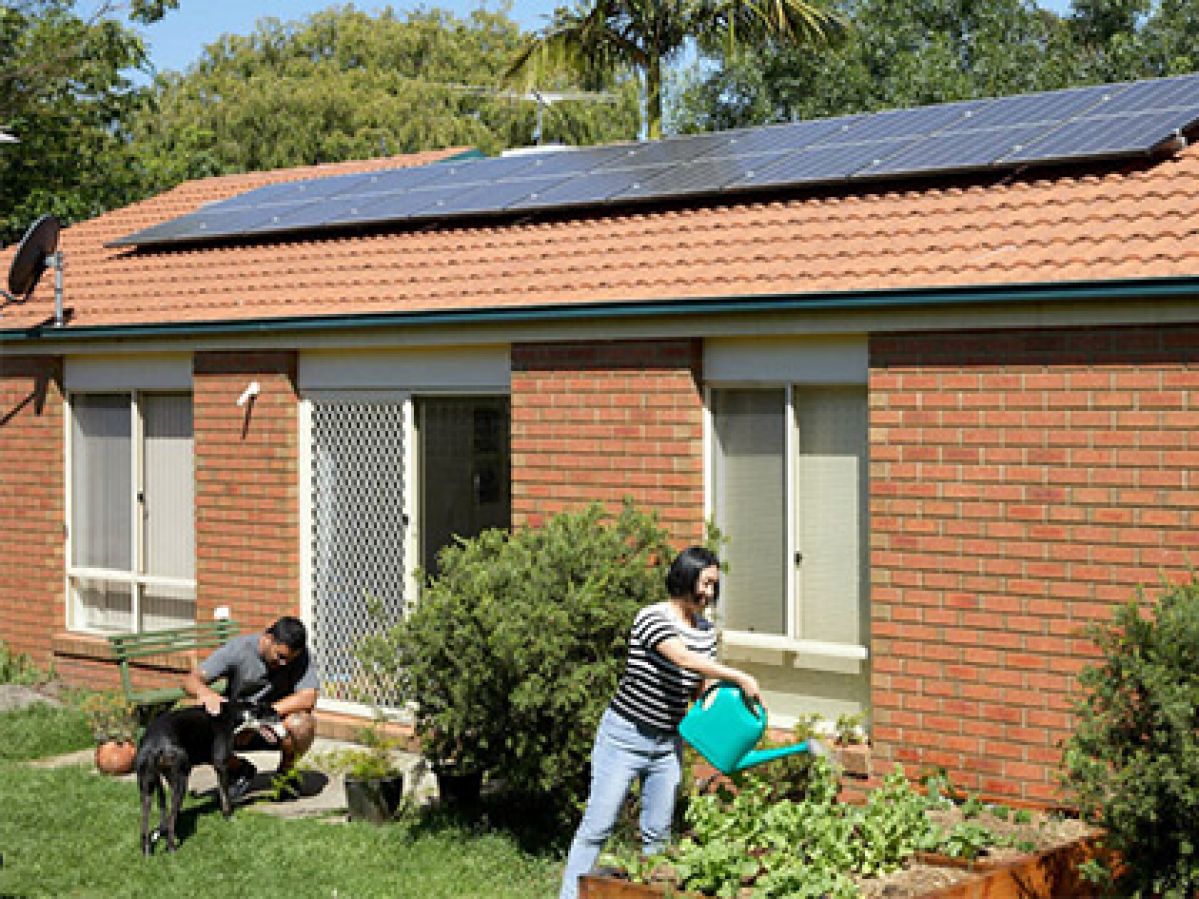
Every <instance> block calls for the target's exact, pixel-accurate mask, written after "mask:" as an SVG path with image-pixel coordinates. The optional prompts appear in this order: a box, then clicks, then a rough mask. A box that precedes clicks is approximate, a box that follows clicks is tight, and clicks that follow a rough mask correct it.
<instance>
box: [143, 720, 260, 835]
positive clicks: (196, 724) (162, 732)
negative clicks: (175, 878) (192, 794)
mask: <svg viewBox="0 0 1199 899" xmlns="http://www.w3.org/2000/svg"><path fill="white" fill-rule="evenodd" d="M278 721H279V715H278V713H276V712H275V710H274V709H273V708H272V707H271V706H270V705H268V704H266V703H254V702H245V701H242V700H237V701H229V702H223V703H221V711H220V714H219V715H209V714H208V712H207V710H206V709H205V708H204V707H203V706H189V707H186V708H181V709H174V710H173V711H169V712H163V713H162V714H161V715H159V716H158V717H156V718H155V719H154V720H153V721H152V722H150V726H149V727H147V728H146V734H145V736H144V737H142V741H141V744H140V745H139V746H138V748H137V758H136V759H135V760H134V768H135V769H136V770H137V786H138V790H139V791H140V792H141V801H142V854H144V855H150V854H151V853H152V852H153V851H154V843H155V841H156V840H157V839H158V838H159V837H160V836H161V835H162V834H163V832H164V831H165V832H166V838H167V851H168V852H173V851H174V850H175V848H176V847H177V845H178V842H177V840H176V839H175V822H176V820H177V819H178V817H179V808H180V807H181V806H182V805H183V795H184V793H185V792H186V791H187V780H188V777H189V775H190V774H191V769H192V768H194V767H195V766H196V765H212V767H213V768H214V769H216V776H217V794H218V795H219V797H220V802H221V813H222V814H223V815H224V816H225V817H226V818H228V817H229V816H230V815H232V814H233V804H232V803H231V802H230V801H229V759H230V757H232V755H233V741H234V738H235V737H236V736H237V734H238V733H240V732H241V731H243V730H247V729H254V730H257V729H259V727H260V726H261V725H263V724H269V723H277V722H278ZM163 778H165V779H166V782H167V785H168V786H169V787H170V788H171V807H170V813H169V814H168V813H167V805H166V796H165V795H164V793H163V788H162V780H163ZM151 793H157V794H158V811H159V816H160V820H159V824H158V827H157V829H155V830H154V832H153V833H151V832H150V830H149V826H150V794H151Z"/></svg>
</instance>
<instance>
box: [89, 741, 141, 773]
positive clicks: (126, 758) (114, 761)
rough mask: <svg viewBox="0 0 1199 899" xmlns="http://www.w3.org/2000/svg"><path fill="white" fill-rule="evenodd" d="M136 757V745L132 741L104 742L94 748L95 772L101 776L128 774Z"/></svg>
mask: <svg viewBox="0 0 1199 899" xmlns="http://www.w3.org/2000/svg"><path fill="white" fill-rule="evenodd" d="M136 755H137V744H136V743H134V742H133V741H132V740H106V741H104V742H103V743H100V744H99V745H97V746H96V770H97V771H99V772H101V773H102V774H128V773H129V772H130V771H132V770H133V758H134V756H136Z"/></svg>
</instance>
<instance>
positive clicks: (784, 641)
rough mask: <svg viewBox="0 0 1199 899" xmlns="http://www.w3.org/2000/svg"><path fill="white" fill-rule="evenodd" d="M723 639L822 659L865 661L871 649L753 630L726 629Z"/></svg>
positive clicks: (735, 643)
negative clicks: (760, 632)
mask: <svg viewBox="0 0 1199 899" xmlns="http://www.w3.org/2000/svg"><path fill="white" fill-rule="evenodd" d="M721 639H722V640H723V641H724V643H725V644H726V645H728V646H738V647H744V648H746V649H772V650H774V651H776V652H794V653H798V654H800V655H806V656H815V657H817V658H822V659H853V660H856V661H863V660H865V659H867V658H868V657H869V656H870V650H869V649H867V648H866V647H865V646H858V645H857V644H856V643H826V642H824V641H822V640H796V639H793V638H791V637H783V636H780V635H778V634H757V633H754V632H752V631H725V632H724V633H723V634H722V635H721Z"/></svg>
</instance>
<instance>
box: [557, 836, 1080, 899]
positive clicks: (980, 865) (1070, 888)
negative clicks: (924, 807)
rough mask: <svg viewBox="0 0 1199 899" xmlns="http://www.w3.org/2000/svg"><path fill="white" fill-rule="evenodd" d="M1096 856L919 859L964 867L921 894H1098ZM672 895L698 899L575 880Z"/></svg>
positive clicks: (942, 897) (949, 898) (590, 885)
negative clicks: (1085, 873)
mask: <svg viewBox="0 0 1199 899" xmlns="http://www.w3.org/2000/svg"><path fill="white" fill-rule="evenodd" d="M1095 854H1096V850H1095V839H1094V838H1089V839H1084V840H1077V841H1075V842H1073V843H1068V844H1067V845H1065V846H1059V847H1057V848H1056V849H1050V850H1047V851H1045V852H1039V853H1033V854H1031V855H1026V856H1023V857H1021V858H1018V859H1015V860H1013V861H1010V862H1006V863H999V864H995V863H991V864H988V863H985V862H976V863H974V864H973V866H971V865H970V864H969V863H966V862H962V861H959V860H957V859H950V858H947V857H945V856H931V855H929V856H924V857H923V859H922V861H923V862H924V863H925V864H932V865H943V866H945V867H955V868H965V869H966V870H968V871H969V875H968V877H967V879H965V880H962V881H960V882H958V883H955V884H953V885H952V886H950V887H945V888H943V889H939V890H935V891H933V892H931V893H926V894H924V897H923V899H1054V897H1058V896H1072V897H1088V896H1100V895H1102V894H1101V893H1100V892H1099V890H1098V888H1097V887H1095V886H1094V885H1093V884H1091V883H1089V882H1088V881H1086V880H1084V879H1083V878H1082V876H1081V875H1080V874H1079V873H1078V867H1079V865H1081V864H1082V863H1083V862H1084V861H1086V860H1088V859H1090V858H1093V857H1094V856H1095ZM662 896H676V897H680V899H683V897H687V899H691V897H698V896H699V894H698V893H684V892H682V891H680V890H678V889H672V888H670V887H669V886H666V885H662V884H640V883H630V882H629V881H627V880H620V879H618V878H614V877H601V876H598V875H587V876H584V877H582V878H581V879H580V880H579V897H580V899H651V897H662Z"/></svg>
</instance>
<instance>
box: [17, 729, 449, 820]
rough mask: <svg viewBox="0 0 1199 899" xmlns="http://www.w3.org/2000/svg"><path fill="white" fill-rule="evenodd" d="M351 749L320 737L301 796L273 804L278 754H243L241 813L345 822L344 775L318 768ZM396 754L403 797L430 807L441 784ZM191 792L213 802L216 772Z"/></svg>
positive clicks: (194, 780) (203, 769) (50, 762)
mask: <svg viewBox="0 0 1199 899" xmlns="http://www.w3.org/2000/svg"><path fill="white" fill-rule="evenodd" d="M353 745H355V744H353V743H347V742H344V741H340V740H329V739H326V738H324V737H317V739H316V742H315V743H314V744H313V746H312V749H310V750H309V751H308V754H307V755H306V756H305V757H304V758H303V759H302V760H301V769H302V770H301V778H302V783H301V786H300V794H301V795H300V797H299V798H298V799H291V800H286V801H275V800H274V798H273V797H272V786H271V780H272V777H273V775H274V772H275V768H276V766H277V765H278V764H279V753H277V752H246V753H239V754H240V755H242V756H244V757H245V758H248V759H249V760H250V761H251V762H253V763H254V766H255V767H256V768H257V769H258V774H257V775H256V776H255V778H254V786H253V788H252V790H251V792H250V793H249V794H248V795H247V796H246V798H244V799H243V800H242V801H241V802H240V803H239V804H238V808H241V809H247V808H248V809H252V810H253V811H255V812H262V813H264V814H268V815H274V816H276V817H279V818H314V817H315V818H327V819H328V820H331V821H345V820H346V793H345V784H344V783H343V781H342V776H341V775H340V774H329V773H327V772H325V771H322V770H321V769H320V766H321V756H322V755H323V754H324V753H327V752H329V751H331V750H335V749H339V748H342V747H347V746H353ZM392 755H393V757H394V758H395V761H396V764H397V767H398V768H399V769H400V770H401V771H403V772H404V795H405V797H406V798H408V799H409V800H410V801H412V802H414V803H417V804H421V805H424V804H427V803H429V802H430V801H431V800H432V799H433V798H434V797H435V796H436V795H437V782H436V779H435V778H434V777H433V775H432V773H431V772H429V771H427V770H426V765H425V762H424V760H423V759H422V758H421V757H420V756H419V755H417V754H415V753H412V752H400V751H395V752H393V753H392ZM93 756H94V750H91V749H81V750H79V751H78V752H71V753H67V754H66V755H60V756H54V757H53V758H48V759H39V760H37V761H35V762H30V764H31V765H34V766H36V767H41V768H60V767H64V766H67V765H92V764H93ZM122 779H123V780H127V781H130V782H132V781H133V779H134V775H132V774H126V775H124V776H123V778H122ZM188 792H189V793H190V794H191V795H192V796H194V797H199V798H210V799H212V801H213V802H215V801H216V772H215V771H213V770H212V768H211V767H210V766H208V765H201V766H199V767H198V768H196V769H195V770H193V771H192V773H191V779H190V781H189V783H188Z"/></svg>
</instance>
